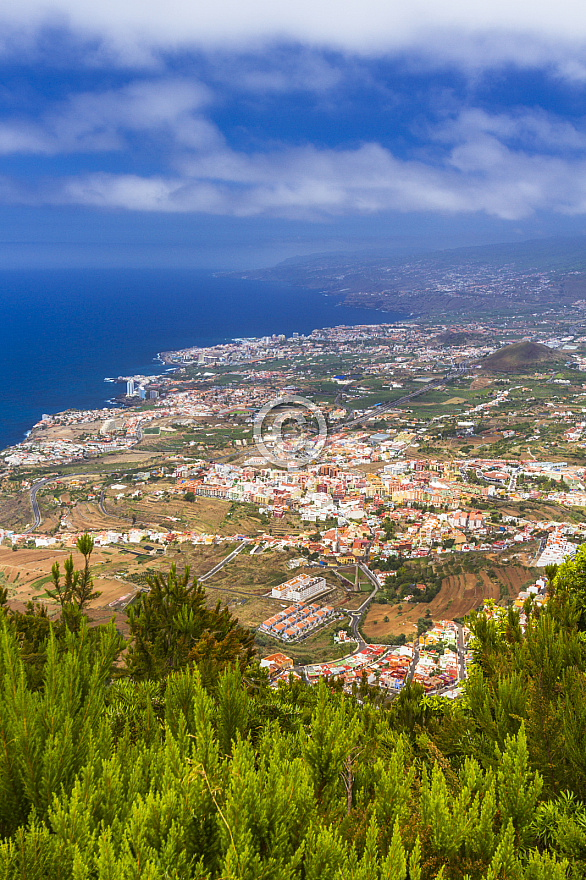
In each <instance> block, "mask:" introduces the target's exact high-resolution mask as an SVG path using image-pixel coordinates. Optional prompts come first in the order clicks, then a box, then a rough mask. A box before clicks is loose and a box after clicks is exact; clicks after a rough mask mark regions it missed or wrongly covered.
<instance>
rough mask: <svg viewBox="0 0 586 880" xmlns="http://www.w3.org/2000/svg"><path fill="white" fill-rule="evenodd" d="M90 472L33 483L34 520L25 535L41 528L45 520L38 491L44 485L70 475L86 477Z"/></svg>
mask: <svg viewBox="0 0 586 880" xmlns="http://www.w3.org/2000/svg"><path fill="white" fill-rule="evenodd" d="M86 476H88V474H83V473H82V474H67V475H66V476H63V477H60V476H55V477H44V478H43V479H42V480H38V482H36V483H33V485H32V486H31V487H30V489H29V499H30V503H31V507H32V511H33V517H34V522H33V524H32V525H31V526H29V527H28V529H25V530H24V532H23V535H28V534H29V533H30V532H34V531H35V530H36V529H38V528H39V526H40V525H41V523H42V522H43V517H42V516H41V511H40V510H39V502H38V501H37V492H38V491H39V489H42V488H43V486H46V485H47V484H48V483H54V482H55V480H58V481H62V480H68V479H69V478H70V477H86Z"/></svg>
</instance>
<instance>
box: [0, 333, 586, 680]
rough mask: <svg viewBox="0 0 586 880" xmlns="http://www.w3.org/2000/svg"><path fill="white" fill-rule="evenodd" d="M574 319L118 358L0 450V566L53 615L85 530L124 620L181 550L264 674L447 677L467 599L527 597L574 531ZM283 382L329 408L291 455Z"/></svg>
mask: <svg viewBox="0 0 586 880" xmlns="http://www.w3.org/2000/svg"><path fill="white" fill-rule="evenodd" d="M570 329H571V328H568V327H567V326H565V325H558V324H556V323H552V322H551V321H550V322H549V323H546V322H543V321H541V322H539V323H538V324H536V325H535V326H528V325H527V322H525V321H522V320H520V319H519V320H517V321H512V320H507V321H502V320H501V321H500V322H495V323H482V324H481V323H479V322H478V321H475V322H474V323H473V324H458V325H455V326H447V325H430V326H425V327H422V326H420V325H419V324H416V323H409V322H407V323H402V324H373V325H360V326H353V327H335V328H329V329H328V328H326V329H320V330H315V331H314V332H313V333H311V334H309V335H308V336H300V335H297V334H295V335H294V336H292V337H290V338H288V339H287V338H285V337H284V336H272V337H263V338H261V339H246V340H245V339H241V340H234V341H233V342H230V343H226V344H221V345H217V346H213V347H211V348H206V349H200V348H190V349H185V350H182V351H178V352H164V353H162V354H161V359H162V361H163V362H164V363H165V365H166V367H165V370H166V371H165V372H164V373H162V374H160V375H158V376H151V377H145V376H134V377H119V380H118V381H119V383H120V384H121V385H122V388H123V391H124V390H125V391H126V394H124V393H122V394H121V395H120V397H119V398H118V399H117V400H118V403H119V404H120V405H112V404H110V405H108V406H107V407H105V408H104V409H103V410H95V411H77V410H70V411H67V412H62V413H57V414H54V415H45V416H43V419H42V420H41V421H40V422H39V423H38V424H37V425H35V426H34V428H33V430H32V432H31V433H30V436H29V437H27V438H26V439H25V440H24V441H23V442H22V443H20V444H18V445H17V446H14V447H11V448H10V449H7V450H4V451H3V452H2V453H1V454H0V456H1V457H0V461H1V462H2V463H3V464H2V467H3V472H2V473H1V475H0V480H1V482H0V541H1V546H0V585H1V586H6V588H7V589H8V591H9V598H10V600H11V601H14V602H17V603H18V602H21V603H22V602H26V601H31V600H32V601H37V602H38V601H44V602H46V604H47V607H48V608H49V610H50V611H51V607H52V606H51V601H50V599H49V598H48V597H47V596H46V594H45V591H44V588H43V584H44V583H46V582H47V578H48V575H49V570H50V564H52V562H53V561H54V560H55V559H59V558H60V557H61V556H63V555H65V554H66V553H67V552H68V550H69V549H70V548H74V547H75V544H76V541H77V539H78V537H79V535H80V534H83V533H86V532H89V533H90V534H91V535H92V537H93V538H94V541H95V545H96V548H97V549H98V550H99V552H100V558H99V560H98V570H97V572H96V574H97V577H96V582H97V584H98V587H99V588H100V591H101V592H102V597H101V599H100V600H99V601H98V604H97V606H96V608H95V614H96V619H106V618H107V616H108V615H110V616H111V615H115V616H116V620H117V624H118V625H120V626H121V627H122V629H123V628H124V617H125V614H126V609H127V608H128V607H129V605H131V604H132V602H133V601H134V600H135V598H136V596H137V595H138V594H139V592H140V591H141V590H144V589H148V576H149V575H150V574H152V573H153V572H156V571H157V570H161V569H163V568H164V567H165V566H168V565H169V563H170V562H174V563H176V564H188V565H190V566H191V568H192V571H193V574H194V576H196V577H198V579H200V581H201V582H202V583H205V586H206V590H207V592H208V595H209V599H210V601H211V602H215V601H220V602H221V603H224V604H226V605H228V606H229V607H230V608H231V609H232V610H233V611H234V612H235V613H236V614H237V616H238V617H239V619H240V620H241V621H242V622H243V623H245V624H246V625H248V626H250V627H251V628H252V629H254V630H255V632H256V643H257V650H258V653H259V655H260V657H261V659H262V663H263V664H264V665H265V666H266V667H267V669H268V671H269V674H270V677H271V681H273V682H274V683H275V684H276V683H278V681H279V680H280V679H281V678H283V677H285V678H287V677H288V676H291V675H293V676H299V677H300V678H302V679H303V680H304V681H306V682H307V683H311V682H314V681H316V680H317V679H318V678H320V677H324V676H326V677H331V678H332V680H337V679H339V680H340V681H341V682H342V683H343V687H344V688H345V689H346V690H347V691H348V692H353V693H356V691H357V688H359V687H360V686H361V685H362V686H366V685H368V686H369V687H374V688H378V689H379V690H381V691H384V692H385V693H388V694H390V695H392V694H393V693H396V692H397V691H398V690H400V688H401V686H402V684H403V683H404V682H405V680H411V681H418V682H420V683H421V684H422V685H423V687H424V689H425V690H426V691H427V692H429V693H445V694H450V695H452V694H454V693H455V694H457V693H458V684H459V682H461V681H462V680H463V679H464V678H465V677H466V674H467V668H468V664H469V662H470V653H469V650H468V639H469V630H468V629H467V627H466V615H467V614H468V613H470V612H471V611H473V610H474V609H477V608H480V607H485V606H486V603H487V602H488V603H493V604H494V605H495V606H496V607H497V608H506V607H507V606H508V605H516V606H517V607H519V608H521V609H523V607H524V603H525V602H526V601H527V599H528V598H529V597H533V598H534V601H539V602H542V601H546V598H547V593H546V586H547V579H546V578H545V576H544V574H543V572H544V570H545V567H546V566H548V565H551V564H554V565H559V564H561V563H562V562H563V561H564V560H565V559H567V558H571V557H572V556H573V555H574V554H575V553H576V551H577V549H578V548H579V546H580V545H581V544H582V543H583V542H584V540H585V539H586V468H585V467H584V465H583V453H582V452H581V451H580V450H583V449H584V447H585V444H586V406H585V405H584V404H585V400H584V398H586V376H585V375H584V373H585V372H586V337H583V336H579V335H576V334H575V333H572V332H570ZM171 367H172V368H173V369H171ZM284 396H285V397H287V399H294V400H301V401H307V407H310V406H311V407H317V408H319V412H320V414H322V415H323V420H324V424H325V425H326V427H327V439H326V438H324V443H323V447H320V449H319V455H316V456H315V458H311V457H310V460H308V461H304V463H303V464H302V465H301V466H299V465H298V463H295V462H294V461H293V465H291V466H286V467H283V466H276V465H275V464H274V462H273V461H272V460H271V458H272V452H271V451H272V450H274V451H275V454H276V450H277V449H280V450H281V453H280V454H283V450H285V451H286V450H287V449H290V448H291V441H290V440H288V441H283V438H282V437H280V436H278V432H276V428H275V425H276V424H277V422H278V423H279V424H282V423H283V422H284V423H285V424H286V423H287V420H289V421H290V420H291V417H292V411H289V410H288V409H287V406H292V405H291V404H288V405H286V406H284V408H283V407H282V406H281V405H280V404H279V400H281V399H284ZM273 406H274V407H276V412H278V411H279V407H280V406H281V410H282V411H281V413H280V415H279V416H278V417H277V419H276V420H274V419H273V420H271V419H269V420H268V423H267V425H266V426H265V425H261V426H260V427H259V425H258V413H259V412H264V411H266V410H267V409H268V410H269V411H270V409H271V407H273ZM308 412H309V410H308ZM273 415H274V414H273ZM309 415H310V419H309V421H311V418H312V417H311V413H309ZM255 420H256V421H255ZM265 428H266V429H267V430H266V433H265V435H264V439H263V444H264V445H263V449H264V450H265V451H267V450H268V451H269V458H268V459H267V457H266V455H263V454H262V450H260V451H259V445H258V442H257V441H258V439H259V434H258V431H262V430H264V429H265ZM257 429H258V430H257ZM308 434H311V431H309V432H307V431H306V435H308ZM306 439H307V437H306ZM307 442H309V441H307ZM279 444H280V445H279ZM294 445H295V444H293V446H294ZM306 445H307V444H306ZM303 448H304V449H305V448H306V447H305V446H304V447H303ZM14 551H17V552H14ZM295 571H296V573H295V574H294V575H292V572H295ZM102 588H103V589H102ZM54 610H56V609H54Z"/></svg>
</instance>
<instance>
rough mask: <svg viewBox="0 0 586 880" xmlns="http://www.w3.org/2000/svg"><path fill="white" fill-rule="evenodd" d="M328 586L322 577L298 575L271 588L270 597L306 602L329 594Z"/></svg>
mask: <svg viewBox="0 0 586 880" xmlns="http://www.w3.org/2000/svg"><path fill="white" fill-rule="evenodd" d="M330 589H331V587H330V586H328V584H327V583H326V580H325V578H323V577H311V576H310V575H307V574H298V575H297V576H296V577H294V578H291V580H290V581H285V583H284V584H280V586H278V587H273V589H272V591H271V596H272V597H273V599H287V600H288V601H291V602H307V601H308V600H309V599H314V598H316V597H317V596H321V595H323V594H324V593H327V592H329V591H330Z"/></svg>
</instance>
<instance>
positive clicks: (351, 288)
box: [241, 236, 586, 320]
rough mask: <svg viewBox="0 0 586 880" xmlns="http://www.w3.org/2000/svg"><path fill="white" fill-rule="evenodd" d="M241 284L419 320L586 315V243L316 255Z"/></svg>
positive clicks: (547, 241)
mask: <svg viewBox="0 0 586 880" xmlns="http://www.w3.org/2000/svg"><path fill="white" fill-rule="evenodd" d="M241 277H245V278H250V279H256V280H267V281H281V282H287V283H290V284H294V285H297V286H300V287H308V288H312V289H315V290H321V291H323V292H324V293H328V294H331V295H337V296H339V297H340V300H341V302H343V303H344V304H346V305H353V306H361V307H367V308H373V309H381V310H389V311H395V312H400V313H403V314H406V315H413V316H416V317H427V316H429V317H432V316H434V317H440V316H446V317H447V316H451V317H456V316H459V317H463V318H466V319H468V320H469V319H470V318H472V317H475V316H478V317H481V316H489V315H497V314H498V315H519V316H525V315H527V314H533V313H538V314H542V313H544V312H547V311H548V310H551V311H552V312H555V313H556V314H559V313H560V309H566V308H577V309H578V312H580V311H581V310H582V311H585V310H586V236H578V237H574V238H551V239H541V240H532V241H524V242H518V243H505V244H496V245H495V244H491V245H485V246H481V247H464V248H454V249H450V250H442V251H433V252H427V253H421V252H420V253H415V252H413V253H410V254H405V253H403V254H402V255H398V254H397V252H396V250H394V251H389V253H388V254H386V255H385V253H384V252H383V251H376V252H374V251H369V252H359V253H348V252H346V253H340V254H334V253H328V254H314V255H312V256H306V257H302V258H299V259H289V260H286V261H284V262H283V263H279V264H278V265H277V266H273V267H272V268H269V269H260V270H257V271H254V272H246V273H244V274H243V275H241ZM580 317H582V315H580Z"/></svg>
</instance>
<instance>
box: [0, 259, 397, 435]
mask: <svg viewBox="0 0 586 880" xmlns="http://www.w3.org/2000/svg"><path fill="white" fill-rule="evenodd" d="M400 318H401V316H400V315H397V314H394V313H389V312H374V311H372V309H355V308H347V307H345V306H339V305H338V304H337V301H336V300H335V298H333V297H329V296H325V295H323V294H321V293H318V292H314V291H308V290H302V289H298V288H294V287H290V286H287V285H284V284H273V283H268V282H255V281H244V280H238V279H233V278H222V277H214V276H213V275H212V274H210V273H202V272H194V271H193V270H171V271H170V270H168V269H161V270H152V269H149V270H138V269H132V270H131V269H124V270H120V269H112V270H95V269H83V270H82V269H63V270H55V269H51V270H28V271H21V270H20V271H16V270H14V271H8V270H6V271H0V448H5V447H6V446H9V445H11V444H13V443H17V442H19V441H21V440H22V439H23V438H24V437H25V435H26V432H27V431H28V430H30V428H31V427H32V425H33V424H34V423H35V422H37V421H38V420H39V419H40V418H41V416H42V414H43V413H54V412H59V411H61V410H64V409H68V408H69V407H75V408H80V409H97V408H101V407H103V406H106V405H107V404H106V401H107V399H108V397H112V396H115V395H116V394H120V393H121V391H122V390H123V389H122V388H121V387H120V386H119V385H115V384H112V383H105V382H104V378H105V377H106V376H109V377H117V376H125V375H129V374H135V373H143V374H155V373H159V372H161V371H162V370H163V369H164V367H163V366H162V365H161V364H160V363H158V362H156V360H155V359H156V356H157V353H158V352H160V351H169V350H173V349H179V348H185V347H187V346H190V345H214V344H217V343H219V342H223V341H226V340H229V339H233V338H234V337H238V336H244V337H246V336H265V335H270V334H272V333H285V334H286V335H287V336H290V335H291V333H293V332H295V331H297V332H298V333H309V332H311V331H312V330H314V329H315V328H318V327H331V326H335V325H336V324H359V323H364V324H375V323H379V322H382V321H395V320H400Z"/></svg>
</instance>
